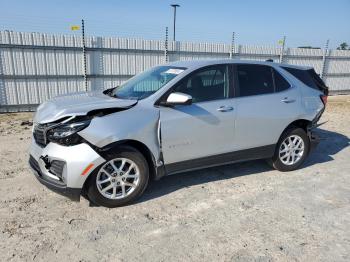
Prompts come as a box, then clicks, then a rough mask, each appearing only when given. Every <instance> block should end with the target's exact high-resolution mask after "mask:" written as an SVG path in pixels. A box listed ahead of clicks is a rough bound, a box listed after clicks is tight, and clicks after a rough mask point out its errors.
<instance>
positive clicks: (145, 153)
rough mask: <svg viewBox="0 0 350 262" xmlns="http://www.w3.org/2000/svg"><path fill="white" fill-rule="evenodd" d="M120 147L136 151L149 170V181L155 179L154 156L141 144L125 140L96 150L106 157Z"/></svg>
mask: <svg viewBox="0 0 350 262" xmlns="http://www.w3.org/2000/svg"><path fill="white" fill-rule="evenodd" d="M120 147H131V148H133V149H136V150H138V151H139V152H140V153H141V154H142V155H143V156H144V157H145V159H146V161H147V164H148V168H149V175H150V178H151V179H156V178H157V168H156V159H155V157H154V155H153V154H152V152H151V150H150V149H149V148H148V147H147V146H146V145H145V144H144V143H142V142H140V141H137V140H133V139H125V140H120V141H117V142H113V143H111V144H109V145H106V146H104V147H103V148H100V149H98V150H97V151H98V153H99V154H100V155H101V156H102V157H104V158H105V157H106V156H107V155H108V154H109V153H111V152H114V151H117V150H118V148H120ZM96 170H97V168H95V170H94V171H92V172H91V173H90V174H89V176H88V177H87V178H86V180H85V182H84V185H83V190H84V189H85V188H86V185H87V184H88V183H89V182H88V181H89V178H90V177H91V174H92V173H93V172H96Z"/></svg>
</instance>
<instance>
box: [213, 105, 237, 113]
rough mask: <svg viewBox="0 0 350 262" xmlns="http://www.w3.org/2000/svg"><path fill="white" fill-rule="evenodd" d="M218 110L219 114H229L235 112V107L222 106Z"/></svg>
mask: <svg viewBox="0 0 350 262" xmlns="http://www.w3.org/2000/svg"><path fill="white" fill-rule="evenodd" d="M217 110H218V111H219V112H229V111H232V110H233V107H232V106H220V107H219V108H218V109H217Z"/></svg>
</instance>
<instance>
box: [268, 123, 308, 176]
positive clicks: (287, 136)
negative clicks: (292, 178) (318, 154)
mask: <svg viewBox="0 0 350 262" xmlns="http://www.w3.org/2000/svg"><path fill="white" fill-rule="evenodd" d="M309 151H310V140H309V137H308V136H307V134H306V132H305V131H304V129H302V128H298V127H291V128H289V129H287V130H286V131H285V132H284V133H283V134H282V135H281V137H280V139H279V141H278V143H277V145H276V149H275V154H274V156H273V157H272V158H271V159H268V160H267V162H268V163H269V164H270V165H271V166H272V167H273V168H275V169H277V170H279V171H292V170H295V169H297V168H299V167H300V166H301V165H302V164H303V163H304V161H305V159H306V157H307V156H308V154H309Z"/></svg>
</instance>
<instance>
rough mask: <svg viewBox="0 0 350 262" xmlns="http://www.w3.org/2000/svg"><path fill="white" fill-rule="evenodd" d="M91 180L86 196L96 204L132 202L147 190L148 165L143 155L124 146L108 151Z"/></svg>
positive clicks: (122, 204) (116, 205) (106, 204)
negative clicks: (114, 150) (104, 160)
mask: <svg viewBox="0 0 350 262" xmlns="http://www.w3.org/2000/svg"><path fill="white" fill-rule="evenodd" d="M105 158H106V160H107V161H106V162H105V163H103V164H102V165H100V166H99V167H98V168H97V169H96V170H95V172H94V173H93V174H91V177H90V178H89V181H88V187H87V196H88V198H89V199H90V201H92V202H93V203H95V204H97V205H100V206H105V207H111V208H113V207H119V206H124V205H127V204H130V203H131V202H133V201H135V200H136V199H137V198H139V197H140V196H141V195H142V193H143V192H144V191H145V189H146V187H147V184H148V180H149V168H148V164H147V161H146V159H145V158H144V156H143V155H142V154H141V153H140V152H139V151H138V150H136V149H134V148H131V147H121V148H119V149H118V152H114V153H111V154H108V155H107V157H105Z"/></svg>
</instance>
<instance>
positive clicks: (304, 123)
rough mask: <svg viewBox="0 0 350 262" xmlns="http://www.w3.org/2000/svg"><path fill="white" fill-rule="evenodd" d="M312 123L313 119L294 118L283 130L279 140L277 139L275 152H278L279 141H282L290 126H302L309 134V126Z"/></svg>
mask: <svg viewBox="0 0 350 262" xmlns="http://www.w3.org/2000/svg"><path fill="white" fill-rule="evenodd" d="M311 125H312V121H310V120H307V119H304V118H301V119H297V120H294V121H293V122H291V123H289V124H288V125H287V126H286V127H285V128H284V129H283V131H282V132H281V134H280V136H279V137H278V140H277V143H276V145H275V150H274V152H276V150H277V146H278V143H279V142H280V139H281V137H282V135H283V134H284V133H285V132H286V131H287V130H288V129H290V128H292V127H299V128H302V129H303V130H304V131H305V133H306V134H307V135H308V136H309V131H308V129H309V127H310V126H311Z"/></svg>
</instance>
